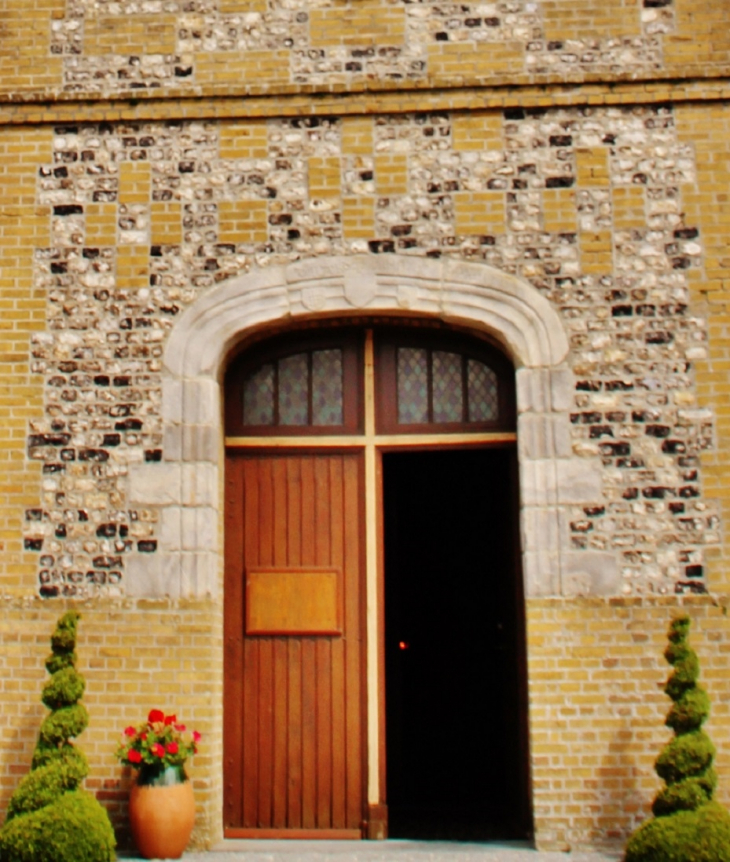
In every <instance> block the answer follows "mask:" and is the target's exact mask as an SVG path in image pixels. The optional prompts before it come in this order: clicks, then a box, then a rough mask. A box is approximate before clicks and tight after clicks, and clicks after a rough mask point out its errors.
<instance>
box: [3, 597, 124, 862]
mask: <svg viewBox="0 0 730 862" xmlns="http://www.w3.org/2000/svg"><path fill="white" fill-rule="evenodd" d="M78 619H79V615H78V613H76V611H69V612H68V613H66V614H64V615H63V616H62V617H61V618H60V619H59V621H58V624H57V626H56V630H55V632H54V633H53V636H52V637H51V648H52V652H51V655H50V656H49V657H48V659H47V660H46V669H47V670H48V672H49V673H50V674H51V678H50V680H49V681H48V682H47V683H46V685H45V686H44V688H43V695H42V700H43V703H44V704H45V705H46V706H47V707H48V708H49V709H50V710H51V713H50V714H49V715H48V716H46V718H45V720H44V721H43V723H42V725H41V729H40V732H39V734H38V742H37V744H36V748H35V752H34V754H33V762H32V765H31V771H30V772H29V773H28V774H27V775H26V776H25V778H23V780H22V781H21V782H20V784H19V785H18V788H17V790H16V791H15V793H14V794H13V795H12V797H11V799H10V804H9V805H8V814H7V817H6V819H5V823H4V824H3V826H2V828H1V829H0V862H111V860H113V859H114V858H115V854H114V847H115V843H116V842H115V840H114V832H113V831H112V827H111V824H110V822H109V817H108V815H107V813H106V811H105V810H104V808H103V807H102V806H101V805H100V804H99V803H98V802H97V800H96V799H95V798H94V797H93V796H92V795H91V794H90V793H87V792H86V791H85V790H83V789H82V788H81V783H82V782H83V780H84V778H86V776H87V774H88V772H89V767H88V764H87V762H86V758H85V757H84V755H83V753H82V752H80V751H79V750H78V749H77V748H76V747H75V746H74V744H73V742H72V740H73V739H74V738H75V737H77V736H79V735H80V734H81V733H82V732H83V731H84V729H85V728H86V725H87V724H88V723H89V716H88V714H87V712H86V709H85V707H84V706H83V705H82V704H80V703H78V701H79V699H80V698H81V696H82V695H83V693H84V686H85V682H84V678H83V676H82V675H81V674H80V673H79V672H78V671H77V670H76V653H75V652H74V649H75V647H76V627H77V624H78Z"/></svg>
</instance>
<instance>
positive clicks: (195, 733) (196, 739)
mask: <svg viewBox="0 0 730 862" xmlns="http://www.w3.org/2000/svg"><path fill="white" fill-rule="evenodd" d="M193 742H200V734H199V733H198V731H197V730H194V731H193Z"/></svg>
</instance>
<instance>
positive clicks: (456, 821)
mask: <svg viewBox="0 0 730 862" xmlns="http://www.w3.org/2000/svg"><path fill="white" fill-rule="evenodd" d="M383 473H384V507H385V512H384V514H385V608H386V631H385V637H386V728H387V796H388V812H389V834H390V835H391V837H410V838H441V839H453V840H485V839H495V838H525V837H527V836H528V835H529V832H530V817H529V801H528V800H529V794H528V786H527V774H528V773H527V746H526V733H527V727H526V709H525V702H524V701H525V698H526V692H525V672H524V624H523V600H522V595H521V578H520V577H519V576H518V571H517V563H518V558H519V554H518V544H517V530H516V524H517V519H516V499H515V494H516V487H517V485H516V457H515V452H514V448H511V449H498V448H494V449H471V450H469V449H462V450H450V451H426V452H415V451H410V452H408V451H401V452H391V453H386V454H384V456H383Z"/></svg>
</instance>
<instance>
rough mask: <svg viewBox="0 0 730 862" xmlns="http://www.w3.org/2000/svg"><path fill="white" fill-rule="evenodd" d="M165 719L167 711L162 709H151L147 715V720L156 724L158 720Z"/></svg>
mask: <svg viewBox="0 0 730 862" xmlns="http://www.w3.org/2000/svg"><path fill="white" fill-rule="evenodd" d="M164 720H165V713H164V712H163V711H162V710H161V709H151V710H150V714H149V715H148V716H147V721H149V723H150V724H156V723H157V722H158V721H164Z"/></svg>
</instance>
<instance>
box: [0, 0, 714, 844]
mask: <svg viewBox="0 0 730 862" xmlns="http://www.w3.org/2000/svg"><path fill="white" fill-rule="evenodd" d="M5 6H6V9H5V10H4V11H3V13H0V35H1V36H2V43H3V50H2V57H0V71H2V75H0V123H2V124H3V125H0V155H1V156H2V158H0V310H1V311H2V315H0V316H1V317H2V321H1V322H0V371H1V372H2V384H1V386H0V391H1V395H0V462H1V463H2V465H3V470H2V471H1V475H0V549H2V552H3V553H2V554H1V555H0V593H1V594H2V597H3V614H2V619H1V620H0V639H1V641H2V647H1V648H0V700H1V703H2V708H0V810H4V808H5V806H6V805H7V800H8V798H9V796H10V793H11V792H12V789H13V788H14V786H15V784H16V783H17V780H18V777H19V776H20V775H22V774H23V773H24V772H25V771H26V770H27V768H28V766H29V764H30V758H31V754H32V749H33V745H34V743H35V736H36V733H37V728H38V725H39V723H40V720H41V718H42V715H43V713H44V709H43V707H42V705H41V704H40V701H39V695H40V690H41V687H42V684H43V680H44V675H45V674H44V670H43V660H44V658H45V656H46V653H47V651H48V638H49V636H50V633H51V631H52V629H53V625H54V622H55V620H56V618H57V617H58V616H59V615H60V614H61V613H62V612H63V610H65V609H66V607H67V606H70V605H73V606H78V607H80V609H81V612H82V621H81V627H80V642H79V657H80V667H81V669H82V670H83V672H84V673H85V674H86V678H87V686H88V687H87V694H86V696H85V702H86V704H87V706H88V708H89V711H90V714H91V725H90V727H89V729H88V730H87V731H86V732H85V734H84V736H83V738H82V740H81V741H80V742H81V744H82V747H83V748H84V750H85V751H86V752H87V753H88V754H89V757H90V761H91V767H92V771H91V778H90V780H89V785H90V786H91V787H92V788H93V789H94V790H95V791H96V792H97V793H98V794H99V796H100V798H102V799H103V800H104V801H105V803H106V804H107V805H108V806H109V809H110V812H111V814H112V816H113V818H114V821H115V825H116V826H117V827H118V829H119V831H120V836H121V838H122V841H125V840H126V835H125V831H124V830H125V826H124V822H125V819H124V813H125V812H124V805H125V799H126V789H127V783H128V781H129V776H128V775H125V774H123V772H122V771H121V770H120V769H119V767H118V765H117V764H116V761H115V760H114V758H113V750H114V748H115V745H116V738H117V735H118V733H119V731H120V730H121V729H122V728H123V727H124V726H125V725H126V724H129V723H137V722H138V721H139V720H141V719H142V718H143V717H144V715H145V714H146V713H147V711H148V710H149V709H150V708H151V707H153V706H159V707H161V708H164V709H167V710H170V711H175V712H177V713H178V715H180V716H181V717H183V719H184V720H185V721H186V722H187V723H188V724H189V725H193V726H196V727H197V728H198V729H199V730H200V731H201V732H203V734H204V745H203V746H202V751H201V755H200V756H198V757H196V758H195V762H194V764H193V767H192V774H193V777H194V780H195V784H196V793H197V797H198V801H199V806H198V811H199V814H198V823H197V826H196V833H195V840H196V843H197V844H198V846H205V845H208V844H210V842H211V841H215V840H217V839H218V838H219V837H220V834H221V816H220V812H221V809H222V803H221V798H222V781H221V763H222V742H221V725H222V706H221V692H222V641H221V623H220V617H221V598H220V594H219V593H220V590H219V587H218V584H219V578H218V565H219V561H217V560H213V561H212V563H211V567H212V568H213V569H214V571H213V572H212V573H209V574H208V576H207V578H206V579H203V580H201V583H203V582H204V583H205V584H206V585H207V586H206V588H205V591H207V594H206V595H198V596H194V595H192V596H189V597H172V596H168V597H164V596H162V597H160V598H157V599H152V598H139V597H137V594H138V593H139V592H140V589H141V591H142V592H144V584H143V583H142V585H141V587H140V580H139V576H138V575H137V580H136V581H135V590H134V591H131V590H129V591H128V590H127V589H126V585H127V580H128V579H129V577H130V573H131V572H132V571H134V572H137V573H139V572H144V571H150V572H152V571H154V565H153V564H152V561H154V560H157V559H159V558H160V557H162V555H163V554H164V552H165V551H166V550H169V549H170V548H172V547H174V546H175V544H176V543H178V544H179V543H180V541H181V539H180V535H179V524H175V523H172V522H171V521H170V520H169V519H168V520H166V515H165V511H164V508H163V507H161V506H159V505H157V504H156V503H155V502H154V501H152V502H150V501H146V500H143V499H140V497H139V494H137V495H136V496H132V495H130V474H131V473H134V472H135V471H137V472H139V471H140V470H141V469H142V468H144V469H145V470H146V471H147V472H146V473H145V475H146V476H149V477H154V470H155V469H156V468H157V467H159V469H160V470H161V471H163V472H161V473H160V475H163V473H164V470H163V468H165V467H166V462H168V461H170V460H171V459H172V458H173V451H172V450H173V448H174V446H175V445H177V444H176V443H175V441H174V440H173V437H172V435H171V433H170V431H171V429H170V428H169V427H167V426H166V423H165V421H164V419H163V417H164V411H163V397H164V393H163V373H164V352H165V346H166V344H167V343H168V341H169V338H170V334H171V332H172V331H173V329H174V327H175V325H176V322H177V321H178V320H179V319H180V317H181V315H182V314H183V313H184V312H185V310H186V309H187V308H190V307H191V306H193V305H194V304H195V302H196V301H197V300H200V299H201V298H203V297H205V296H206V295H207V294H208V293H209V292H210V291H213V290H215V289H216V287H217V286H219V285H221V284H223V283H225V282H227V281H228V280H229V279H233V278H235V277H239V276H242V275H245V274H246V273H250V274H252V275H254V274H257V273H259V274H260V273H261V272H262V271H266V270H271V269H273V268H274V267H283V266H287V265H289V264H291V263H292V262H294V261H297V260H306V259H312V260H317V259H319V260H322V261H325V260H326V259H329V258H332V257H333V256H352V257H353V259H355V257H356V256H368V257H372V256H374V255H400V256H408V257H417V258H424V259H433V260H436V259H442V260H448V261H454V262H456V261H463V262H468V263H471V264H479V263H481V264H487V265H489V266H491V267H494V268H495V269H496V270H499V271H502V272H505V273H508V274H509V275H512V276H515V277H517V278H519V279H521V281H522V282H523V283H526V284H528V285H531V287H532V289H534V291H536V292H537V293H539V295H540V296H541V297H543V298H544V300H546V301H547V302H548V303H550V306H551V307H552V309H553V310H554V312H555V314H556V315H557V317H558V318H559V319H560V320H561V321H562V327H563V329H564V331H565V335H566V337H567V339H568V343H569V353H568V359H567V364H568V368H569V370H570V372H571V374H572V384H571V390H570V393H569V402H570V404H569V409H567V410H566V412H565V416H564V417H563V418H564V421H562V420H561V422H562V424H561V423H556V425H555V426H554V435H555V439H554V440H553V441H552V445H553V446H554V449H555V451H556V452H558V453H559V454H560V455H561V457H564V458H573V459H575V460H576V461H577V463H578V464H579V466H584V467H585V473H586V475H590V476H591V477H593V479H592V481H593V484H592V485H590V487H591V488H592V489H593V492H594V493H593V492H592V493H593V496H592V497H591V498H590V499H587V498H585V499H582V502H580V503H570V504H567V505H564V506H563V507H562V508H561V510H560V518H559V523H558V527H557V534H558V535H557V538H556V539H554V541H556V542H557V545H558V547H559V550H560V553H561V555H562V559H564V560H570V561H571V562H570V566H569V567H568V566H567V563H566V564H565V565H566V569H565V570H564V571H563V572H561V578H560V579H558V582H559V583H560V584H561V591H562V594H555V595H552V594H551V595H542V596H538V595H535V594H533V595H531V596H530V597H529V598H528V601H527V622H528V663H529V669H528V676H529V679H528V684H529V693H530V728H531V730H530V733H531V737H530V738H531V764H532V781H533V802H534V814H535V826H536V835H537V842H538V845H539V846H542V847H545V848H563V849H565V848H568V847H571V848H574V849H577V848H581V847H595V846H604V845H610V844H614V845H615V844H617V843H619V842H620V841H621V840H623V838H624V837H625V835H626V834H627V833H628V831H630V830H631V829H632V828H633V827H634V826H635V825H636V823H637V822H638V821H639V820H640V819H641V818H642V817H644V816H645V815H646V814H647V812H648V806H649V803H650V800H651V798H652V796H653V793H654V792H655V789H656V787H657V783H658V781H657V778H656V775H655V774H654V772H653V769H652V763H653V760H654V758H655V756H656V754H657V752H658V751H659V749H660V747H661V745H662V744H663V742H664V740H665V739H666V736H667V733H666V730H665V729H664V728H663V726H662V721H663V717H664V714H665V712H666V710H667V708H668V701H667V699H666V697H665V696H664V695H663V693H662V691H661V687H662V685H663V682H664V680H665V678H666V675H667V671H668V669H667V666H666V665H665V664H664V662H663V660H662V658H661V654H662V651H663V648H664V638H665V632H666V628H667V623H668V620H669V618H670V617H671V615H672V614H673V613H674V612H675V610H676V608H677V607H680V606H681V607H685V608H687V609H688V610H689V612H690V613H691V615H692V617H693V620H694V621H695V625H694V628H693V635H692V640H693V644H694V646H695V648H696V649H697V651H698V653H699V656H700V661H701V666H702V669H703V680H704V683H705V685H706V686H707V688H708V691H709V693H710V696H711V699H712V703H713V711H712V717H711V720H710V723H709V726H708V729H709V732H710V734H711V735H712V737H713V739H714V741H715V743H716V745H717V747H718V750H719V755H718V764H717V766H718V772H719V774H720V789H719V794H718V795H719V797H720V799H721V800H722V801H724V802H728V801H729V800H730V760H729V758H730V754H728V752H730V714H729V713H730V700H729V698H728V695H727V689H728V682H729V679H728V677H729V676H730V671H728V670H727V654H728V650H730V646H729V645H728V624H727V617H726V615H725V614H726V607H727V595H728V593H730V575H728V562H729V561H728V543H727V538H726V535H725V529H726V525H727V523H728V517H729V516H730V511H729V509H730V494H728V491H727V488H728V486H729V483H728V481H727V480H728V478H730V477H728V475H727V473H728V471H729V470H730V468H729V467H728V464H730V436H729V434H730V426H729V425H728V421H729V419H728V411H727V408H726V404H727V401H728V395H729V394H730V385H729V384H728V362H729V361H730V360H729V358H728V357H729V356H730V329H729V326H728V324H729V322H730V317H728V314H729V312H728V307H727V299H726V290H727V288H728V279H727V277H726V273H727V272H728V271H729V270H730V254H729V253H728V251H727V246H728V243H727V238H728V223H727V215H726V213H727V188H728V179H730V171H729V168H728V166H729V165H730V144H729V143H728V142H729V141H730V128H729V127H730V79H729V76H730V35H728V34H730V27H728V26H727V25H728V11H727V9H726V4H725V3H723V2H720V0H716V2H709V3H707V2H705V3H699V2H698V0H673V2H672V0H642V2H639V0H611V2H607V3H604V4H598V5H597V4H595V3H593V2H589V0H533V2H528V0H524V2H523V0H501V2H495V3H493V4H466V5H465V4H458V5H456V4H452V5H448V4H447V5H444V4H438V5H436V4H431V3H419V4H408V3H402V2H393V3H386V2H384V0H383V2H380V0H349V2H345V0H333V2H329V3H323V4H321V5H317V6H316V7H314V8H313V7H312V5H311V4H309V3H304V2H299V0H297V2H291V3H286V4H280V3H278V2H273V0H272V2H268V3H267V2H262V0H245V2H244V0H129V2H113V0H33V2H32V3H29V2H28V0H9V2H7V3H6V4H5ZM31 7H32V8H31ZM566 85H569V86H566ZM576 85H580V86H579V87H578V86H576ZM231 96H234V97H236V98H233V99H232V98H230V97H231ZM272 97H273V98H272ZM365 312H366V309H365ZM524 432H525V434H524V443H523V445H525V446H526V447H528V448H531V449H538V450H539V448H540V445H541V442H540V440H539V437H540V429H539V428H537V426H535V427H533V426H532V425H530V423H529V422H526V423H524ZM528 432H529V433H528ZM529 434H532V435H533V437H531V438H530V439H529V440H528V437H529ZM533 438H534V439H533ZM214 443H215V445H219V443H220V441H217V442H215V441H214ZM536 457H537V456H536ZM164 475H167V474H164ZM198 478H200V477H198ZM594 480H595V481H594ZM202 484H203V483H202V482H199V485H201V488H199V489H198V490H197V491H196V493H197V494H198V495H199V496H200V495H202V496H203V497H205V501H204V502H205V505H206V506H208V508H214V507H215V505H216V502H217V495H218V494H219V491H220V489H219V488H216V487H214V486H212V485H211V486H206V487H205V488H202ZM151 499H152V498H150V500H151ZM536 520H537V519H536ZM180 523H182V521H180ZM211 524H213V522H210V523H207V522H206V523H199V524H196V530H197V531H198V535H199V537H200V541H201V542H202V543H203V544H206V543H207V544H209V545H210V546H211V547H214V546H217V544H218V540H219V537H218V536H217V535H216V530H215V525H214V524H213V526H211ZM534 535H535V536H537V537H538V539H539V537H540V535H541V534H540V529H539V528H538V527H536V528H535V531H534ZM538 545H539V542H538ZM531 552H534V553H537V554H539V546H538V547H537V548H536V549H532V550H531ZM211 585H213V586H212V587H211ZM132 592H134V593H135V595H134V596H133V595H132V594H131V593H132ZM193 592H195V591H193ZM201 592H203V591H202V590H201ZM558 592H560V591H558ZM120 704H121V706H120Z"/></svg>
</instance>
